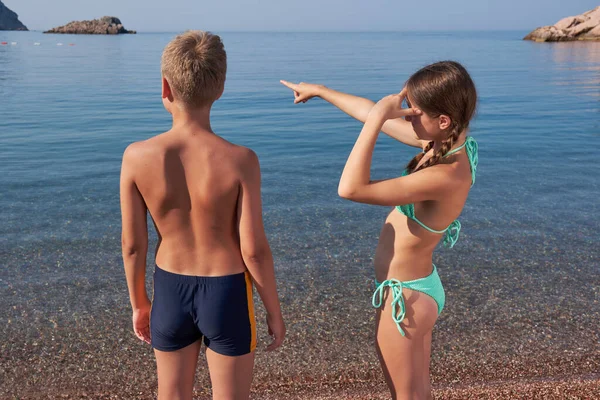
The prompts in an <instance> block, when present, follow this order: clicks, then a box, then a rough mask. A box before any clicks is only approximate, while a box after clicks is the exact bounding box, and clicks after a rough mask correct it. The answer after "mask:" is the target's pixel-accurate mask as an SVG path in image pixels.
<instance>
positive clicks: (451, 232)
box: [396, 136, 479, 248]
mask: <svg viewBox="0 0 600 400" xmlns="http://www.w3.org/2000/svg"><path fill="white" fill-rule="evenodd" d="M463 147H464V148H465V150H466V151H467V156H468V157H469V164H470V166H471V186H473V184H475V173H476V172H477V163H478V161H479V160H478V146H477V142H476V141H475V139H473V138H472V137H470V136H469V137H467V140H465V142H464V143H463V144H462V145H460V146H458V147H457V148H455V149H454V150H451V151H449V152H448V153H446V155H445V156H444V158H446V157H449V156H451V155H452V154H454V153H456V152H457V151H460V150H462V148H463ZM408 174H410V172H409V171H408V170H406V169H405V170H404V171H403V172H402V176H406V175H408ZM396 210H398V211H399V212H401V213H402V214H404V215H406V216H407V217H408V218H410V219H412V220H413V221H415V222H416V223H417V224H419V225H421V226H422V227H423V228H425V229H427V230H428V231H429V232H433V233H439V234H445V236H444V242H443V244H444V247H448V248H452V247H454V245H455V244H456V242H457V241H458V236H459V235H460V222H459V221H458V220H454V222H452V223H451V224H450V225H449V226H448V227H447V228H446V229H444V230H441V231H437V230H435V229H431V228H430V227H428V226H427V225H425V224H424V223H422V222H421V221H419V219H418V218H417V217H416V216H415V205H414V204H405V205H401V206H396Z"/></svg>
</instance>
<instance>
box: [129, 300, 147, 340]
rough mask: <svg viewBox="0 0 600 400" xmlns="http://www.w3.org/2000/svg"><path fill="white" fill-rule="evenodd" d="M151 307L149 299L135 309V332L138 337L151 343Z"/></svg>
mask: <svg viewBox="0 0 600 400" xmlns="http://www.w3.org/2000/svg"><path fill="white" fill-rule="evenodd" d="M150 308H151V303H150V301H149V300H148V301H147V302H144V304H143V305H142V306H141V307H139V308H134V309H133V332H134V333H135V336H137V337H138V339H140V340H143V341H144V342H146V343H148V344H150Z"/></svg>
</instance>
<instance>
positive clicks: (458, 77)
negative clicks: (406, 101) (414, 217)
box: [406, 61, 477, 172]
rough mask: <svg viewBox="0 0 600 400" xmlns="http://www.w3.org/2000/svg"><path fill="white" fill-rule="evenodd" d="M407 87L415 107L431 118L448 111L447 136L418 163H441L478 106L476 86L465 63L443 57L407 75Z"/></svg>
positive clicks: (410, 167) (416, 160)
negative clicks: (432, 151)
mask: <svg viewBox="0 0 600 400" xmlns="http://www.w3.org/2000/svg"><path fill="white" fill-rule="evenodd" d="M406 89H407V92H408V93H410V97H411V99H412V100H413V101H414V102H415V104H413V105H412V106H413V107H415V106H417V107H419V108H420V109H421V110H422V111H423V112H425V113H427V114H428V115H429V116H430V117H432V118H437V117H439V116H440V115H442V114H444V115H447V116H449V117H450V120H451V121H452V122H451V125H450V128H449V130H448V137H447V138H446V140H444V141H443V142H442V146H441V147H440V149H439V150H438V151H436V152H435V153H434V154H433V155H432V156H431V158H430V159H428V160H427V161H425V162H424V163H423V164H422V165H421V166H419V168H418V169H417V171H418V170H421V169H423V168H427V167H430V166H432V165H436V164H437V163H439V162H440V160H441V159H442V157H444V156H445V155H446V153H448V151H450V149H451V148H452V146H454V144H455V143H456V141H457V140H458V137H459V136H460V134H461V132H463V131H464V130H465V129H467V128H468V127H469V121H470V120H471V118H472V117H473V114H475V108H476V106H477V90H476V89H475V84H474V83H473V80H472V79H471V76H469V73H468V72H467V70H466V69H465V67H463V66H462V65H460V64H459V63H457V62H456V61H440V62H437V63H435V64H431V65H428V66H426V67H424V68H421V69H420V70H418V71H417V72H415V73H414V74H413V75H412V76H411V77H410V78H409V79H408V81H407V82H406ZM432 147H433V141H431V142H429V144H428V145H427V146H426V147H425V149H424V150H423V152H422V153H420V154H417V155H416V156H415V157H414V158H413V159H412V160H411V161H410V162H409V163H408V165H407V167H406V168H407V169H408V170H409V171H411V172H412V171H413V170H414V169H415V168H416V166H417V165H418V164H419V161H421V159H422V158H423V156H424V155H425V153H427V152H428V151H429V150H431V148H432Z"/></svg>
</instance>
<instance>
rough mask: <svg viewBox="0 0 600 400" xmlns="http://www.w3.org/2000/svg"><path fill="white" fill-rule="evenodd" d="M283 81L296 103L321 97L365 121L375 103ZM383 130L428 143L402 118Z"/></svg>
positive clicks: (410, 141)
mask: <svg viewBox="0 0 600 400" xmlns="http://www.w3.org/2000/svg"><path fill="white" fill-rule="evenodd" d="M281 83H282V84H283V85H285V86H287V87H288V88H290V89H292V90H293V91H294V97H295V100H294V103H296V104H297V103H305V102H306V101H307V100H309V99H311V98H312V97H320V98H322V99H323V100H325V101H327V102H329V103H331V104H333V105H334V106H336V107H337V108H339V109H340V110H342V111H343V112H345V113H346V114H348V115H349V116H351V117H352V118H355V119H357V120H359V121H360V122H363V123H364V122H366V120H367V116H368V115H369V112H370V111H371V109H372V108H373V106H374V105H375V102H373V101H371V100H369V99H365V98H363V97H359V96H354V95H351V94H348V93H343V92H338V91H337V90H333V89H330V88H328V87H326V86H323V85H315V84H312V83H300V84H295V83H291V82H287V81H281ZM381 131H382V132H383V133H385V134H386V135H388V136H390V137H392V138H394V139H396V140H398V141H399V142H402V143H404V144H407V145H409V146H413V147H418V148H423V147H424V146H425V145H427V142H426V141H422V140H420V139H419V138H418V137H417V134H416V133H415V131H414V129H413V128H412V124H411V123H410V122H407V121H405V120H404V119H402V118H397V119H390V120H387V121H386V122H385V123H384V124H383V126H382V127H381Z"/></svg>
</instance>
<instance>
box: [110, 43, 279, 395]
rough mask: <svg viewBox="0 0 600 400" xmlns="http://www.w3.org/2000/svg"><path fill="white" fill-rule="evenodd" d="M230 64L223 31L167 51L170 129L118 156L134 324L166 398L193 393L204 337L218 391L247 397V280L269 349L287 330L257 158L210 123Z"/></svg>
mask: <svg viewBox="0 0 600 400" xmlns="http://www.w3.org/2000/svg"><path fill="white" fill-rule="evenodd" d="M226 70H227V56H226V53H225V49H224V47H223V43H222V42H221V39H220V38H219V36H217V35H213V34H211V33H208V32H201V31H189V32H186V33H184V34H182V35H179V36H177V37H176V38H175V39H174V40H173V41H172V42H170V43H169V44H168V45H167V47H166V48H165V50H164V53H163V56H162V99H163V104H164V106H165V108H166V110H167V111H168V112H169V113H171V115H172V117H173V127H172V128H171V130H169V131H168V132H165V133H163V134H160V135H158V136H155V137H153V138H150V139H148V140H145V141H142V142H137V143H133V144H131V145H130V146H129V147H128V148H127V149H126V150H125V153H124V155H123V165H122V170H121V212H122V223H123V232H122V242H123V243H122V245H123V260H124V264H125V274H126V277H127V285H128V288H129V296H130V300H131V306H132V308H133V329H134V332H135V334H136V336H137V337H138V338H140V339H142V340H144V341H146V342H147V343H151V344H152V347H153V348H154V352H155V355H156V364H157V372H158V398H159V399H191V398H192V391H193V385H194V375H195V370H196V364H197V358H198V353H199V351H200V346H201V343H202V341H204V343H205V345H206V347H207V350H206V358H207V360H208V367H209V371H210V377H211V382H212V388H213V397H214V398H218V399H247V398H248V397H249V393H250V384H251V382H252V368H253V365H254V349H255V346H256V329H255V321H254V310H253V304H252V282H254V284H256V287H257V290H258V293H259V295H260V297H261V299H262V301H263V303H264V305H265V308H266V310H267V324H268V327H269V333H270V334H272V335H273V339H274V340H273V342H272V343H271V344H270V345H269V347H268V348H267V350H274V349H275V348H277V347H279V346H280V345H281V342H282V341H283V337H284V335H285V326H284V323H283V319H282V315H281V309H280V305H279V299H278V296H277V290H276V285H275V274H274V269H273V258H272V255H271V250H270V248H269V244H268V243H267V239H266V236H265V232H264V227H263V221H262V205H261V195H260V168H259V163H258V158H257V156H256V154H255V153H254V152H253V151H252V150H250V149H247V148H244V147H240V146H236V145H234V144H232V143H229V142H227V141H226V140H224V139H222V138H221V137H219V136H217V135H216V134H215V133H214V132H213V131H212V130H211V126H210V110H211V107H212V104H213V103H214V102H215V101H216V100H217V99H218V98H219V97H220V96H221V95H222V93H223V90H224V85H225V75H226ZM147 212H150V215H151V216H152V220H153V222H154V225H155V227H156V231H157V233H158V238H159V240H158V245H157V248H156V253H155V255H156V268H155V272H154V297H153V302H152V304H151V303H150V300H149V298H148V295H147V293H146V288H145V272H146V252H147V248H148V231H147V224H146V213H147ZM150 321H151V322H150Z"/></svg>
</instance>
